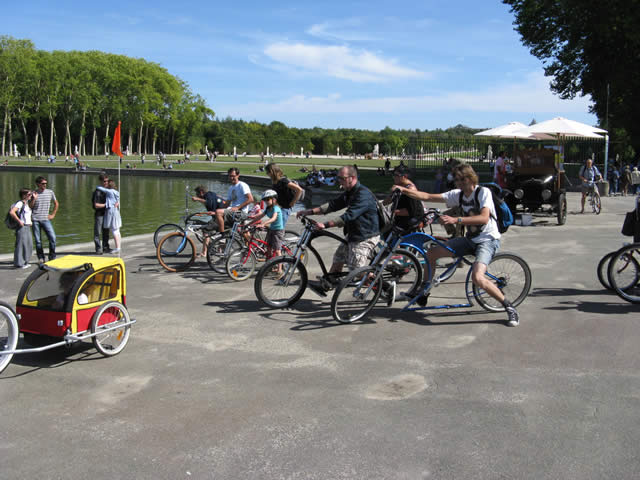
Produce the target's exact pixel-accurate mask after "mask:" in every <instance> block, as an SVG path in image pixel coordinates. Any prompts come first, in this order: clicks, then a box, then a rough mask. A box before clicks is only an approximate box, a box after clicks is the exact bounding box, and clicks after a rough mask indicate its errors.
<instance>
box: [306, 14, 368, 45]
mask: <svg viewBox="0 0 640 480" xmlns="http://www.w3.org/2000/svg"><path fill="white" fill-rule="evenodd" d="M363 24H365V26H366V22H364V21H363V20H361V19H358V18H350V19H348V20H342V21H332V22H322V23H316V24H314V25H311V27H309V28H308V29H307V30H306V33H307V34H308V35H311V36H313V37H317V38H322V39H325V40H338V41H340V42H368V41H371V40H375V37H373V36H371V35H370V34H368V33H363V32H362V30H365V29H366V28H363Z"/></svg>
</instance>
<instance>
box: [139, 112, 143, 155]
mask: <svg viewBox="0 0 640 480" xmlns="http://www.w3.org/2000/svg"><path fill="white" fill-rule="evenodd" d="M143 127H144V120H142V117H140V130H139V131H138V155H142V129H143Z"/></svg>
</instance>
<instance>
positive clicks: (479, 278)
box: [10, 163, 519, 326]
mask: <svg viewBox="0 0 640 480" xmlns="http://www.w3.org/2000/svg"><path fill="white" fill-rule="evenodd" d="M266 171H267V174H268V175H269V177H270V179H271V182H272V188H271V189H268V190H267V191H265V192H264V194H263V195H262V201H263V203H264V204H263V207H262V208H261V209H259V210H256V211H254V212H253V216H252V220H253V221H254V222H256V223H257V224H259V225H260V226H263V227H266V228H268V229H269V232H268V235H267V244H268V247H269V254H271V255H278V254H279V253H280V248H281V246H282V241H283V237H284V228H285V225H286V223H287V220H288V218H289V216H290V213H291V209H292V208H293V207H294V205H295V204H296V203H297V202H298V201H299V200H300V198H301V196H302V193H303V189H302V187H300V186H299V185H298V184H297V183H296V182H294V181H291V180H289V179H288V178H287V177H286V176H285V175H284V173H283V171H282V169H281V168H280V167H279V166H278V165H277V164H275V163H270V164H268V165H267V168H266ZM227 174H228V178H229V182H230V183H231V185H230V186H229V189H228V191H227V198H226V199H221V198H219V197H218V196H217V195H216V194H215V192H209V191H207V188H206V187H204V186H202V185H200V186H198V187H196V195H195V196H193V197H192V201H194V202H199V203H202V204H203V205H204V207H205V211H206V213H208V214H209V215H211V217H212V219H211V221H210V222H209V224H208V225H207V227H206V229H208V230H210V231H216V230H217V231H219V232H222V231H224V229H225V227H228V226H229V225H230V224H231V223H232V222H233V221H234V220H235V217H236V213H237V212H241V216H242V217H243V218H247V217H249V216H250V215H251V213H250V209H251V206H252V205H253V204H255V203H256V202H255V199H254V197H253V195H252V193H251V189H250V187H249V185H247V184H246V183H245V182H243V181H241V180H240V172H239V170H238V169H237V168H235V167H234V168H230V169H229V170H228V172H227ZM409 174H410V172H409V169H408V168H407V167H405V166H404V165H400V166H398V167H396V168H395V169H394V171H393V186H392V190H397V191H399V192H400V194H401V196H400V199H399V201H398V203H397V205H396V210H395V212H394V214H395V218H396V222H398V224H399V225H400V226H401V227H403V228H405V229H411V228H417V227H419V225H420V222H421V221H422V217H423V212H424V209H423V206H422V203H421V202H441V203H445V204H446V205H447V206H448V207H450V208H452V207H457V206H460V207H461V212H462V213H461V216H458V217H453V216H449V215H442V216H440V222H441V223H442V224H444V225H458V226H462V225H464V226H465V227H466V228H465V229H466V235H465V236H464V237H454V238H452V239H450V240H449V241H448V242H447V246H448V247H450V248H451V249H452V250H453V251H455V252H456V253H457V254H459V255H467V254H473V255H475V257H476V258H475V262H474V264H473V269H472V281H473V283H474V284H476V285H477V286H479V287H480V288H482V289H484V290H485V291H486V292H487V293H488V294H489V295H491V296H492V297H493V298H495V299H496V300H498V301H499V302H501V303H502V305H503V306H504V308H505V311H506V313H507V316H508V318H507V324H508V325H510V326H517V325H518V324H519V315H518V312H517V311H516V309H515V307H513V306H512V305H511V304H510V303H509V301H508V299H506V298H505V297H504V295H503V294H502V292H501V291H500V290H499V289H498V288H497V287H496V286H495V285H494V284H493V283H492V282H491V281H490V280H488V279H487V277H486V275H485V273H486V271H487V266H488V265H489V263H490V262H491V260H492V258H493V256H494V255H495V254H496V253H497V252H498V250H499V248H500V233H499V231H498V226H497V223H496V218H497V215H496V210H495V205H494V203H493V199H492V196H491V193H490V191H489V190H488V189H487V188H484V187H480V186H479V185H478V176H477V174H476V172H475V171H474V170H473V168H472V167H471V166H470V165H466V164H461V165H457V166H455V167H454V168H453V170H452V174H453V180H454V182H455V185H456V188H454V189H452V190H450V191H448V192H445V193H435V194H432V193H426V192H421V191H419V190H418V189H417V188H416V186H415V185H414V184H413V182H412V181H411V180H410V175H409ZM99 178H100V183H101V185H99V186H97V187H96V190H95V192H94V194H93V198H92V204H93V207H94V210H95V221H94V243H95V247H96V253H99V254H100V253H103V252H104V253H106V252H112V253H117V252H119V251H120V227H121V225H122V220H121V217H120V211H119V207H120V195H119V192H118V190H117V187H116V185H115V182H114V181H113V180H111V179H109V178H108V176H107V175H106V174H102V175H100V177H99ZM336 179H337V182H338V183H339V185H340V187H341V189H342V190H343V193H342V194H340V195H339V196H338V197H336V198H334V199H332V200H330V201H329V202H327V203H325V204H323V205H320V206H318V207H314V208H311V209H306V210H302V211H300V212H298V216H301V215H318V214H323V215H326V214H329V213H332V212H337V211H340V210H344V212H343V213H342V214H341V215H339V216H337V217H335V218H333V219H330V220H327V221H324V222H319V223H317V224H316V228H318V229H325V228H333V227H342V228H343V232H344V235H345V239H346V240H347V242H346V243H345V244H341V245H340V246H339V247H338V249H337V250H336V252H335V253H334V256H333V261H332V265H331V268H330V272H331V273H338V272H340V271H342V269H343V268H344V266H345V265H346V266H347V267H348V268H349V269H354V268H357V267H361V266H365V265H367V264H368V262H370V261H371V259H372V258H373V254H374V250H375V248H376V245H377V244H378V242H379V240H380V225H379V217H378V205H377V199H376V196H375V195H374V194H373V192H371V190H369V189H368V188H367V187H365V186H364V185H362V184H361V183H360V181H359V179H358V170H357V168H356V167H355V166H345V167H342V168H340V169H339V171H338V174H337V176H336ZM36 185H37V187H38V188H37V190H35V191H31V190H30V189H26V188H25V189H21V190H20V192H19V195H20V200H19V201H18V202H16V203H15V204H14V205H13V206H12V207H11V210H10V213H11V215H12V216H14V217H15V218H16V219H17V220H18V221H19V224H20V227H19V228H18V229H17V230H16V249H15V254H14V265H15V266H16V267H17V268H26V267H28V262H29V258H30V256H31V251H32V243H31V228H33V236H34V238H35V241H36V252H37V255H38V259H39V260H40V261H41V262H43V261H44V252H43V248H42V238H41V232H42V231H43V230H44V232H45V233H46V235H47V236H48V238H49V259H50V260H51V259H53V258H55V232H54V231H53V227H52V226H51V220H52V219H53V218H54V217H55V215H56V213H57V211H58V208H59V204H58V201H57V199H56V197H55V194H54V193H53V191H52V190H51V189H48V188H47V180H46V179H45V178H44V177H38V178H37V179H36ZM477 189H480V190H479V191H478V194H477V195H476V190H477ZM476 199H477V200H476ZM389 201H390V200H389V199H387V200H386V202H387V203H388V202H389ZM52 204H53V211H51V212H50V208H51V205H52ZM109 231H111V233H112V235H113V238H114V241H115V249H113V250H110V249H109ZM207 246H208V245H207V242H206V241H205V243H204V244H203V250H202V252H201V253H200V255H206V251H207ZM452 255H453V254H452V253H451V251H450V250H447V249H445V248H443V247H436V248H433V249H431V250H429V252H428V255H427V259H428V262H429V267H430V268H428V267H427V266H425V278H426V279H427V280H431V278H430V276H432V275H433V272H435V263H436V261H437V260H438V259H439V258H442V257H445V256H452ZM334 286H335V285H327V284H326V283H325V282H314V281H310V282H309V287H310V289H312V290H313V291H314V292H316V293H317V294H319V295H321V296H326V292H327V291H328V290H329V289H331V288H333V287H334ZM390 287H392V288H393V292H387V296H388V297H391V296H392V298H395V288H394V287H395V285H393V286H390ZM427 301H428V298H427V296H421V297H420V298H418V300H417V303H418V304H420V305H422V306H425V305H426V304H427Z"/></svg>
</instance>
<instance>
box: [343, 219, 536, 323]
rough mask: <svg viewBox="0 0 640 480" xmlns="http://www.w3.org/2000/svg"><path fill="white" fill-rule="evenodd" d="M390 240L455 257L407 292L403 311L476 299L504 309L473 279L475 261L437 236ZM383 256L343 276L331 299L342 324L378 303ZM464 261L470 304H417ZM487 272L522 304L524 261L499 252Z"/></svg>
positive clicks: (526, 285)
mask: <svg viewBox="0 0 640 480" xmlns="http://www.w3.org/2000/svg"><path fill="white" fill-rule="evenodd" d="M429 215H430V216H431V217H432V219H436V218H437V216H439V212H438V211H437V210H436V209H432V210H430V212H429ZM387 243H388V245H399V246H406V245H413V247H414V249H415V250H417V251H419V252H421V254H422V255H424V256H425V259H426V251H425V250H424V245H425V244H434V245H438V246H441V247H443V248H446V249H447V250H449V251H450V252H451V253H452V255H453V258H454V261H453V262H452V263H451V264H449V266H448V267H446V268H445V269H444V271H442V272H441V273H440V274H439V275H434V277H433V279H432V280H431V281H427V282H425V283H424V284H423V286H422V288H416V289H413V290H409V291H408V292H407V296H408V300H409V301H408V303H407V305H406V306H405V307H404V308H403V309H402V311H413V310H427V309H449V308H468V307H471V306H473V302H474V301H476V302H477V303H478V304H479V305H480V306H481V307H482V308H484V309H485V310H487V311H491V312H499V311H503V310H504V307H503V305H502V304H501V303H500V302H498V301H497V300H495V299H494V298H493V297H491V296H490V295H488V294H487V292H485V291H484V290H483V289H481V288H479V287H477V286H476V285H475V284H473V282H472V281H471V273H472V266H473V262H472V261H470V260H467V259H466V258H465V257H464V256H460V255H457V254H456V253H455V251H453V250H452V249H451V248H449V247H448V246H447V245H446V244H445V243H444V242H442V241H441V240H439V239H437V238H436V237H434V236H432V235H429V234H426V233H423V232H416V233H410V234H408V235H404V236H402V237H401V238H398V239H397V241H394V240H393V239H388V240H387ZM382 259H384V260H383V261H378V262H375V261H374V262H373V264H372V265H370V266H367V267H362V268H359V269H356V270H353V271H352V272H350V273H349V275H348V276H346V277H345V278H344V280H343V281H342V283H341V284H340V286H338V288H337V289H336V292H335V294H334V296H333V299H332V302H331V311H332V314H333V317H334V318H335V319H336V320H338V321H340V322H343V323H351V322H354V321H356V320H360V319H362V318H363V317H364V316H365V315H366V314H367V313H369V311H370V310H371V309H372V308H373V307H374V306H375V304H376V302H377V301H378V298H379V297H380V292H381V285H382V284H381V282H382V280H383V274H384V271H385V267H386V265H385V263H386V262H387V260H386V259H385V258H384V257H379V260H382ZM463 263H464V264H465V265H468V266H469V267H470V268H469V271H468V273H467V276H466V280H465V294H466V297H467V303H461V304H446V305H433V306H424V307H421V306H419V305H416V303H417V301H418V298H419V297H421V296H423V295H427V294H429V293H430V291H431V290H432V289H433V288H435V287H437V286H438V285H439V284H440V283H442V282H444V281H446V280H447V279H448V278H450V277H451V276H452V275H453V272H454V271H455V270H456V269H457V268H459V267H460V266H461V265H462V264H463ZM426 266H427V272H429V273H430V270H429V269H430V267H429V263H428V262H427V263H426ZM485 275H486V276H487V277H488V278H489V279H490V280H491V281H492V282H493V283H494V284H495V285H496V286H497V287H498V288H499V289H500V290H501V291H502V292H503V293H504V295H505V296H506V297H508V298H509V300H510V301H511V304H512V305H513V306H518V305H519V304H520V303H522V301H523V300H524V299H525V298H526V297H527V295H528V294H529V290H530V289H531V269H530V268H529V265H528V264H527V263H526V262H525V260H524V259H523V258H522V257H520V256H519V255H517V254H515V253H509V252H499V253H497V254H496V255H495V256H494V257H493V259H492V260H491V262H490V263H489V265H488V266H487V272H486V274H485ZM429 276H431V275H429Z"/></svg>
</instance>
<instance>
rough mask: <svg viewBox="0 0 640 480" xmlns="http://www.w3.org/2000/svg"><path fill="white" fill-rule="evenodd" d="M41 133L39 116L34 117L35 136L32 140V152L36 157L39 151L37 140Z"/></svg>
mask: <svg viewBox="0 0 640 480" xmlns="http://www.w3.org/2000/svg"><path fill="white" fill-rule="evenodd" d="M41 134H42V130H41V129H40V117H38V118H36V138H35V139H34V141H33V152H34V155H35V156H36V157H37V156H38V154H39V153H40V150H38V140H40V138H41Z"/></svg>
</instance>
